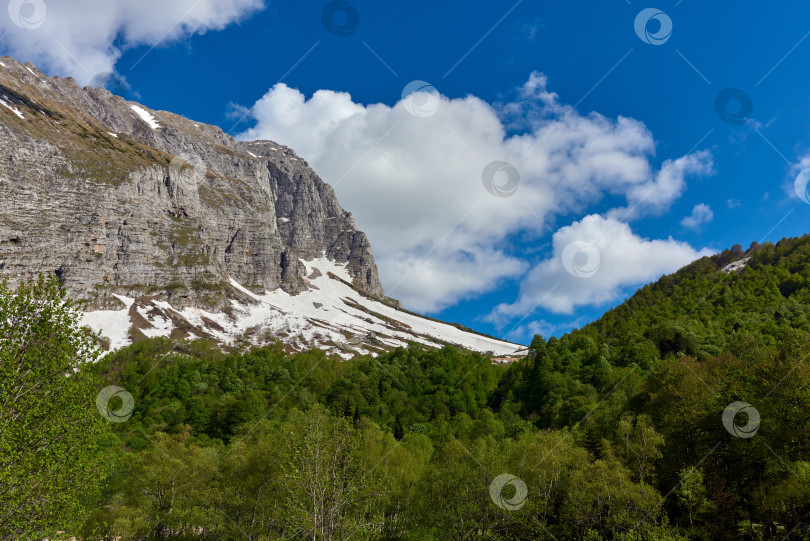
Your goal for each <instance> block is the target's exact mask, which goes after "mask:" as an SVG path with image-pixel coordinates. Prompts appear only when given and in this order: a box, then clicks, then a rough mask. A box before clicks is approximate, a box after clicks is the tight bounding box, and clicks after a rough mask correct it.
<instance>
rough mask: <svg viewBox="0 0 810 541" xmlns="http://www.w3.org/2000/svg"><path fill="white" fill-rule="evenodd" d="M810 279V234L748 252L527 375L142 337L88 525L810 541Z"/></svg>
mask: <svg viewBox="0 0 810 541" xmlns="http://www.w3.org/2000/svg"><path fill="white" fill-rule="evenodd" d="M746 258H750V259H748V260H747V261H745V264H744V265H736V266H734V268H735V269H736V270H734V271H730V270H728V269H727V268H726V267H727V265H729V264H730V263H733V262H736V261H742V260H746ZM724 269H725V270H724ZM808 278H810V237H802V238H798V239H786V240H783V241H781V242H779V243H778V244H776V245H772V244H763V245H758V246H752V247H751V249H749V250H748V251H743V250H742V249H741V248H739V247H735V248H734V249H731V250H727V251H725V252H723V253H722V254H719V255H717V256H714V257H712V258H704V259H701V260H699V261H697V262H695V263H693V264H691V265H689V266H688V267H686V268H684V269H682V270H681V271H679V272H677V273H675V274H673V275H671V276H666V277H663V278H662V279H661V280H659V281H658V282H656V283H655V284H651V285H648V286H645V287H644V288H642V289H641V290H639V291H638V292H637V293H636V294H635V295H633V296H632V297H631V298H630V299H629V300H628V301H627V302H625V303H624V304H622V305H621V306H619V307H617V308H615V309H613V310H611V311H609V312H608V313H606V314H605V315H604V316H603V317H602V318H601V319H600V320H598V321H596V322H594V323H592V324H590V325H588V326H586V327H584V328H583V329H580V330H576V331H574V332H571V333H569V334H567V335H565V336H563V337H561V338H559V339H556V338H550V339H548V340H546V339H544V338H543V337H540V336H537V337H535V339H534V341H533V342H532V345H531V348H530V355H529V356H528V358H526V359H525V360H522V361H520V362H517V363H515V364H513V365H511V366H509V367H504V366H501V365H494V364H492V363H491V362H490V361H489V359H488V358H487V357H484V356H481V355H479V354H475V353H468V352H463V351H457V350H454V349H452V348H444V349H442V350H424V349H421V348H418V347H415V346H412V347H410V348H402V349H398V350H396V351H393V352H390V353H385V354H382V355H380V356H379V357H377V358H371V357H363V358H356V359H354V360H350V361H341V360H339V359H333V358H329V357H327V356H326V355H325V354H324V353H323V352H320V351H310V352H306V353H299V354H295V355H288V354H285V352H284V350H283V348H282V347H281V346H280V345H278V346H275V347H269V348H262V349H253V350H250V351H246V352H243V353H230V354H225V353H222V352H221V351H220V350H219V349H218V348H217V347H215V345H213V344H211V343H206V342H204V341H195V342H182V343H172V342H171V341H169V340H167V339H154V340H149V341H145V342H141V343H138V344H135V345H133V346H130V347H128V348H125V349H123V350H120V351H118V352H116V353H113V354H110V355H108V356H107V357H106V358H104V359H103V360H102V361H100V362H99V363H98V364H96V365H95V366H94V369H93V370H94V372H96V374H97V376H99V377H100V378H101V379H102V380H103V384H104V385H117V386H120V387H122V388H124V389H126V390H127V391H128V392H129V393H131V394H132V396H133V403H134V407H133V408H132V412H131V413H132V415H131V417H129V416H127V418H126V419H124V418H122V419H118V420H123V422H116V423H112V424H111V425H110V426H112V428H113V431H114V433H115V434H116V436H117V441H118V443H117V444H116V446H115V447H116V452H115V454H116V457H115V459H113V460H111V462H110V465H109V471H108V472H107V475H106V478H105V479H104V480H103V482H102V483H101V484H100V485H99V486H98V490H97V491H96V492H95V493H93V494H88V496H87V502H86V508H87V511H88V514H87V515H86V517H85V519H84V520H83V521H82V523H81V526H80V531H79V532H78V533H79V534H80V536H81V537H83V538H85V539H113V538H122V539H303V538H307V539H401V540H411V539H412V540H422V539H436V540H439V539H441V540H445V539H459V540H462V539H526V540H530V539H544V538H548V539H589V540H597V539H617V540H642V539H643V540H675V539H768V538H779V539H783V538H788V539H802V538H805V537H807V536H808V534H810V436H808V432H807V430H806V425H807V421H806V419H807V414H808V404H810V369H808V364H807V357H808V356H809V355H810V325H808V317H807V313H808V310H810V287H808ZM123 406H126V404H124V405H123ZM111 407H112V409H113V410H114V409H115V408H119V409H120V407H122V406H121V405H120V404H115V405H114V406H111Z"/></svg>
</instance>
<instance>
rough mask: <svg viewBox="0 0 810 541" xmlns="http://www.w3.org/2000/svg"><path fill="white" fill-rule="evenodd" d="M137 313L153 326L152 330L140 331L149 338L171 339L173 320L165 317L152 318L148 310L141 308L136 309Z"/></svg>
mask: <svg viewBox="0 0 810 541" xmlns="http://www.w3.org/2000/svg"><path fill="white" fill-rule="evenodd" d="M136 311H137V312H138V313H139V314H140V315H141V317H143V318H144V319H145V320H146V321H148V322H149V323H150V324H151V325H152V328H151V329H140V331H141V332H142V333H143V334H144V336H146V337H147V338H157V337H160V336H162V337H169V336H170V335H171V334H172V331H173V330H174V323H172V320H171V319H169V318H167V317H163V316H151V315H150V314H149V310H147V309H146V308H140V307H139V308H136Z"/></svg>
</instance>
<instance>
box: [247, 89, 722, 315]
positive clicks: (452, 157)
mask: <svg viewBox="0 0 810 541" xmlns="http://www.w3.org/2000/svg"><path fill="white" fill-rule="evenodd" d="M547 83H548V81H547V79H546V77H545V76H544V75H542V74H540V73H533V74H532V75H531V77H530V78H529V79H528V81H527V82H526V84H525V85H523V86H522V87H521V88H519V89H517V92H516V93H515V94H516V97H515V99H514V101H512V102H508V103H501V104H496V105H491V104H489V103H486V102H484V101H482V100H481V99H479V98H477V97H475V96H472V95H469V96H466V97H463V98H455V99H449V98H447V97H445V96H443V95H439V94H438V93H433V94H428V93H418V94H415V95H411V96H409V97H407V98H405V99H403V100H400V101H398V102H397V103H396V104H395V105H394V106H388V105H385V104H369V105H363V104H359V103H355V102H354V101H353V99H352V97H351V96H350V95H349V94H347V93H342V92H333V91H330V90H320V91H318V92H316V93H315V94H314V95H313V96H312V97H310V98H309V99H307V97H306V96H304V95H303V94H302V93H301V92H299V91H298V90H296V89H293V88H290V87H288V86H286V85H284V84H278V85H276V86H274V87H273V88H272V89H270V91H269V92H268V93H267V94H266V95H265V96H264V97H262V98H261V99H260V100H259V101H258V102H257V103H256V104H254V105H253V106H252V107H250V108H249V109H247V110H246V112H247V114H248V115H249V116H250V117H252V118H253V119H255V121H256V123H255V126H254V127H253V128H251V129H249V130H247V131H246V132H245V133H243V134H242V135H241V136H240V138H242V139H270V140H273V141H276V142H278V143H281V144H285V145H288V146H290V147H292V148H294V149H295V150H296V152H298V153H299V154H301V155H302V156H303V157H304V158H305V159H306V160H307V161H309V163H310V164H311V165H312V166H313V167H314V169H315V170H316V171H317V172H318V173H319V174H320V175H321V176H322V177H323V178H324V179H325V180H326V181H327V182H329V183H330V184H332V185H333V186H334V187H335V191H336V192H337V195H338V198H339V199H340V201H341V204H342V205H343V206H344V207H345V208H347V209H349V210H351V211H352V212H353V213H354V214H355V218H356V220H357V223H358V226H359V227H360V228H361V229H362V230H364V231H366V233H367V234H368V235H369V237H370V239H371V243H372V246H374V250H375V255H376V257H377V262H378V265H379V267H380V271H381V277H382V281H383V286H384V287H385V289H386V292H387V293H388V294H390V295H392V296H395V297H397V298H400V299H402V300H403V301H404V302H405V304H406V306H408V307H410V308H413V309H416V310H420V311H426V312H436V311H439V310H441V309H443V308H444V307H447V306H449V305H452V304H454V303H456V302H458V301H460V300H462V299H465V298H469V297H471V296H475V295H478V294H480V293H483V292H486V291H489V290H492V289H496V288H498V287H500V286H501V285H502V283H503V282H504V281H505V280H515V279H519V278H520V277H521V276H522V275H523V274H524V273H525V271H526V269H527V267H528V263H527V262H526V261H525V260H523V258H521V257H518V256H517V255H515V250H514V246H513V245H512V244H511V243H510V242H509V240H510V239H515V238H516V237H519V236H525V235H529V236H533V237H534V238H537V237H540V236H542V235H544V234H546V233H547V232H548V231H549V228H550V225H551V224H552V223H553V221H554V220H555V219H556V218H558V217H559V216H563V215H567V214H572V213H579V214H580V215H581V214H584V213H585V212H587V211H588V209H591V208H592V207H593V206H594V205H596V204H598V203H599V202H600V201H603V200H604V199H605V198H606V197H608V196H609V197H612V198H616V197H621V198H624V200H625V201H626V204H627V207H628V208H630V207H633V206H635V207H637V208H636V210H634V213H636V214H637V215H641V214H642V213H658V212H662V211H663V210H664V209H665V208H666V207H667V206H668V205H669V203H671V202H672V201H673V200H674V199H675V198H677V196H678V195H680V193H681V192H682V191H683V189H684V187H685V178H686V176H687V175H690V174H705V173H706V172H708V171H710V170H711V157H710V156H709V154H707V153H702V152H701V153H697V154H692V155H689V156H684V157H678V158H676V159H673V160H670V161H667V162H665V163H664V165H663V167H661V168H660V169H658V170H656V169H655V168H654V167H653V165H652V163H651V159H652V157H653V154H654V152H655V141H654V139H653V136H652V134H651V133H650V132H649V130H647V128H646V127H645V126H644V124H643V123H641V122H639V121H637V120H634V119H632V118H626V117H618V118H616V119H609V118H606V117H604V116H602V115H600V114H598V113H590V114H587V115H583V114H580V113H578V112H577V111H576V110H574V109H573V108H571V107H570V106H567V105H564V104H562V103H560V101H559V98H558V96H557V95H556V94H555V93H553V92H551V91H549V90H548V84H547ZM414 112H415V113H416V114H413V113H414ZM493 161H500V162H505V163H506V164H511V165H512V166H514V170H515V171H516V172H517V173H519V179H520V181H519V182H520V184H519V187H518V189H517V191H516V192H515V193H514V195H512V196H511V197H509V196H508V195H509V194H510V193H512V192H511V191H510V190H508V189H506V187H507V185H508V184H509V183H510V182H511V181H512V180H514V178H513V177H512V176H509V175H510V174H511V173H510V172H511V171H512V170H510V169H509V168H504V167H495V170H497V171H500V172H499V173H498V174H496V175H494V177H493V178H489V179H484V178H482V175H483V172H484V171H485V169H487V166H488V165H489V164H490V163H491V162H493ZM485 181H487V182H488V183H489V188H490V189H489V190H487V189H486V187H485V185H484V184H485ZM493 186H494V187H493ZM659 192H663V193H659ZM493 193H494V194H499V193H500V194H501V195H507V197H497V196H496V195H493ZM667 261H671V260H670V259H667ZM679 261H685V259H683V258H681V259H679ZM666 268H667V269H670V267H666ZM645 276H646V275H645ZM594 298H596V297H595V296H594ZM561 302H562V301H559V300H558V301H556V304H554V305H555V306H558V307H559V306H560V303H561Z"/></svg>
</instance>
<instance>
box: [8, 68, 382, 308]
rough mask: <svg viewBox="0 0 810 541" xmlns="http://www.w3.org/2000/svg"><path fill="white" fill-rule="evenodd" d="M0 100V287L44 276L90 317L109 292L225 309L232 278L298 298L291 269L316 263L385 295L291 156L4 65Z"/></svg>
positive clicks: (106, 303) (344, 219)
mask: <svg viewBox="0 0 810 541" xmlns="http://www.w3.org/2000/svg"><path fill="white" fill-rule="evenodd" d="M0 100H2V101H3V103H0V194H1V195H2V197H0V276H6V277H9V278H10V279H11V280H12V282H17V281H19V280H20V279H22V278H24V277H27V276H31V275H33V274H36V273H38V272H43V271H44V272H55V273H56V274H57V275H58V276H59V277H60V279H61V280H62V282H63V283H64V285H65V286H66V288H67V289H68V291H69V293H70V294H71V296H73V297H75V298H77V299H85V300H87V301H88V302H89V306H90V307H93V308H101V307H112V306H114V305H117V304H118V303H117V301H115V300H114V298H113V297H112V293H118V294H123V295H126V296H129V297H140V296H143V295H157V296H159V297H165V298H168V299H169V300H171V301H172V303H173V304H179V305H202V306H207V307H217V308H222V307H224V306H226V304H227V302H226V297H225V295H224V294H223V293H222V288H221V287H219V286H220V285H221V284H225V283H227V280H228V279H229V278H232V279H233V280H235V281H237V282H238V283H240V284H242V285H244V286H246V287H248V288H249V289H251V290H254V291H256V292H263V291H265V290H268V291H272V290H274V289H276V288H278V287H281V288H282V289H283V290H284V291H287V292H289V293H295V292H298V291H301V290H302V289H303V288H305V287H307V285H306V281H305V280H304V278H303V272H304V266H303V264H302V262H301V260H311V259H313V258H316V257H321V256H322V255H325V257H327V258H328V259H330V260H333V261H335V262H337V263H341V264H342V263H347V264H348V265H347V267H346V268H347V270H348V271H349V273H350V276H351V278H352V280H353V283H354V286H355V287H357V288H358V289H359V290H361V291H363V292H365V293H367V294H369V295H371V296H376V297H381V296H382V295H383V291H382V287H381V285H380V281H379V277H378V275H377V267H376V265H375V263H374V257H373V255H372V251H371V246H370V245H369V242H368V239H367V238H366V236H365V234H363V233H362V232H360V231H357V229H356V227H355V224H354V220H353V219H352V216H351V214H350V213H349V212H346V211H344V210H343V209H342V208H341V207H340V204H339V203H338V201H337V199H336V197H335V194H334V192H333V190H332V188H331V187H330V186H329V185H328V184H326V183H325V182H323V181H322V180H321V179H320V178H319V177H318V176H317V175H316V174H315V172H314V171H312V169H311V168H310V167H309V166H308V164H307V163H306V162H305V161H304V160H303V159H301V158H299V157H298V156H296V155H295V153H294V152H293V151H292V150H291V149H289V148H286V147H283V146H280V145H278V144H275V143H273V142H271V141H255V142H250V143H245V142H238V141H236V140H234V139H233V138H232V137H230V136H228V135H226V134H225V133H223V132H222V130H221V129H219V128H217V127H215V126H209V125H205V124H200V123H195V122H193V121H191V120H188V119H186V118H183V117H181V116H178V115H175V114H172V113H168V112H165V111H152V110H150V109H147V108H145V107H143V106H140V105H138V104H136V103H134V102H127V101H125V100H124V99H123V98H121V97H118V96H115V95H113V94H111V93H110V92H108V91H107V90H104V89H93V88H89V87H87V88H80V87H79V86H78V84H76V82H75V81H74V80H73V79H70V78H68V79H60V78H55V77H53V78H51V77H47V76H46V75H45V74H43V73H41V72H40V71H39V70H37V69H36V68H35V67H34V66H32V65H31V64H25V65H23V64H20V63H18V62H16V61H15V60H13V59H11V58H8V57H4V58H2V59H0ZM15 110H16V111H15ZM150 116H151V119H150ZM21 117H22V118H21ZM152 122H154V123H157V125H158V126H157V127H152V126H150V123H152Z"/></svg>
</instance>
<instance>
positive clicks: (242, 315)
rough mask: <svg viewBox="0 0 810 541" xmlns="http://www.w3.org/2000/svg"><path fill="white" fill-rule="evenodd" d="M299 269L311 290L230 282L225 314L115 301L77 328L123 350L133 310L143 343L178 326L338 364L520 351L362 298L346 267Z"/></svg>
mask: <svg viewBox="0 0 810 541" xmlns="http://www.w3.org/2000/svg"><path fill="white" fill-rule="evenodd" d="M304 265H305V266H306V277H307V281H308V282H309V286H310V288H309V289H308V290H306V291H304V292H302V293H299V294H297V295H290V294H289V293H287V292H285V291H283V290H281V289H276V290H275V291H265V292H264V293H263V294H256V293H253V292H251V291H250V290H248V289H246V288H245V287H243V286H242V285H241V284H239V283H238V282H236V281H235V280H233V279H231V280H230V285H231V286H232V287H233V289H234V295H232V297H236V298H231V300H230V302H231V310H229V311H228V312H230V314H226V313H224V312H219V313H212V312H208V311H206V310H204V309H201V308H189V307H187V308H183V309H176V308H174V307H172V306H171V305H170V304H169V303H168V302H165V301H158V300H149V301H144V303H141V302H138V303H136V301H135V299H130V298H127V297H120V296H117V297H118V298H119V299H120V300H121V301H122V302H124V304H125V305H126V308H125V309H123V310H120V311H109V310H105V311H96V312H88V313H85V314H84V317H83V320H82V322H83V323H84V324H85V325H87V326H89V327H90V328H92V329H93V330H94V331H101V334H102V335H103V336H106V337H108V338H109V339H110V344H111V349H117V348H120V347H123V346H125V345H127V344H129V331H130V328H131V327H132V322H131V317H130V308H132V306H133V304H135V310H134V311H135V312H137V314H138V315H139V316H140V317H141V318H143V320H145V321H147V322H148V323H149V325H151V327H149V328H143V322H142V321H141V324H139V325H138V328H139V329H140V332H142V333H143V334H144V335H146V336H147V337H156V336H170V335H171V334H172V331H173V330H174V329H175V328H176V327H177V325H178V324H180V325H182V326H183V328H184V329H188V327H189V326H191V327H193V328H194V334H195V335H197V336H209V337H211V338H214V339H216V340H217V341H218V342H220V343H222V344H227V345H231V346H237V345H240V344H245V343H246V342H247V343H252V344H255V345H262V344H266V343H270V342H272V341H274V340H276V339H281V340H282V342H284V343H285V344H286V345H287V346H288V347H290V349H292V350H296V351H297V350H304V349H309V348H312V347H316V348H321V349H324V350H327V351H328V352H329V353H330V354H335V355H339V356H341V357H342V358H344V359H348V358H351V357H353V356H354V355H356V354H358V353H359V354H367V353H370V354H375V353H376V352H378V351H379V350H381V349H392V348H395V347H398V346H406V345H407V344H408V343H409V342H417V343H420V344H423V345H425V346H429V347H441V346H443V345H446V344H452V345H456V346H461V347H463V348H466V349H469V350H472V351H478V352H481V353H488V352H490V353H492V354H493V355H497V356H505V355H506V356H508V355H521V351H522V350H525V347H523V346H520V345H517V344H512V343H509V342H504V341H502V340H498V339H495V338H490V337H486V336H482V335H478V334H475V333H472V332H467V331H464V330H462V329H459V328H457V327H455V326H453V325H450V324H447V323H442V322H438V321H433V320H431V319H428V318H425V317H421V316H418V315H414V314H409V313H406V312H403V311H402V310H398V309H396V308H394V307H392V306H389V305H387V304H384V303H382V302H379V301H376V300H372V299H369V298H367V297H365V296H363V295H361V294H360V293H358V292H357V291H355V290H354V289H353V288H352V287H351V286H349V285H348V283H351V278H350V276H349V273H348V271H347V270H346V267H345V265H342V264H338V263H335V262H334V261H331V260H329V259H326V258H325V257H321V258H318V259H314V260H312V261H305V262H304ZM330 275H331V276H330ZM139 319H140V318H139Z"/></svg>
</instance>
